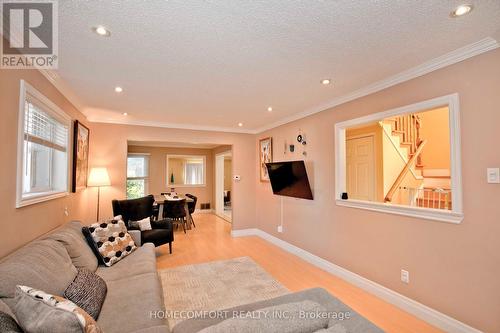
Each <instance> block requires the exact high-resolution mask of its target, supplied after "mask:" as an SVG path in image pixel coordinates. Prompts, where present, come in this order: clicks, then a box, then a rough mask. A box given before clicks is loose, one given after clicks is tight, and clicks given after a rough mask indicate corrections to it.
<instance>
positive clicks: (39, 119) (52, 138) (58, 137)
mask: <svg viewBox="0 0 500 333" xmlns="http://www.w3.org/2000/svg"><path fill="white" fill-rule="evenodd" d="M37 104H38V105H40V104H39V103H37V102H36V100H35V99H34V98H33V97H32V96H27V98H26V103H25V107H24V119H25V127H24V137H25V140H26V141H28V142H34V143H36V144H39V145H42V146H45V147H48V148H52V149H56V150H59V151H61V152H66V150H67V144H68V126H67V125H65V124H63V123H61V122H60V121H58V120H57V119H56V118H54V117H52V116H50V115H49V114H47V113H46V112H44V111H42V109H41V108H40V107H37V106H36V105H37Z"/></svg>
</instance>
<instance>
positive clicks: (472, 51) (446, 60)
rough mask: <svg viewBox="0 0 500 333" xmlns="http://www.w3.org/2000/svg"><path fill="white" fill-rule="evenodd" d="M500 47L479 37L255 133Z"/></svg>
mask: <svg viewBox="0 0 500 333" xmlns="http://www.w3.org/2000/svg"><path fill="white" fill-rule="evenodd" d="M498 47H500V44H499V43H498V42H497V41H496V40H495V39H493V38H491V37H487V38H484V39H481V40H480V41H478V42H475V43H472V44H469V45H466V46H464V47H461V48H459V49H456V50H454V51H451V52H449V53H446V54H444V55H442V56H440V57H437V58H434V59H432V60H429V61H427V62H424V63H423V64H421V65H418V66H416V67H413V68H410V69H408V70H405V71H403V72H401V73H399V74H396V75H393V76H390V77H388V78H386V79H383V80H380V81H377V82H374V83H372V84H370V85H368V86H366V87H363V88H361V89H358V90H356V91H353V92H352V93H349V94H347V95H344V96H340V97H337V98H335V99H333V100H331V101H330V102H327V103H324V104H321V105H318V106H316V107H313V108H310V109H307V110H305V111H303V112H301V113H298V114H295V115H293V116H290V117H286V118H284V119H282V120H279V121H277V122H274V123H272V124H269V125H267V126H263V127H260V128H258V129H257V130H256V132H257V133H262V132H264V131H267V130H270V129H273V128H276V127H278V126H282V125H285V124H288V123H290V122H292V121H295V120H299V119H302V118H305V117H307V116H310V115H313V114H316V113H319V112H322V111H325V110H328V109H331V108H333V107H335V106H338V105H341V104H344V103H347V102H350V101H353V100H355V99H358V98H361V97H364V96H367V95H370V94H373V93H376V92H378V91H381V90H384V89H386V88H389V87H392V86H394V85H397V84H399V83H403V82H406V81H409V80H412V79H415V78H417V77H419V76H423V75H425V74H428V73H431V72H433V71H436V70H438V69H441V68H444V67H447V66H450V65H453V64H456V63H458V62H460V61H463V60H466V59H469V58H472V57H475V56H477V55H480V54H482V53H485V52H488V51H491V50H494V49H496V48H498Z"/></svg>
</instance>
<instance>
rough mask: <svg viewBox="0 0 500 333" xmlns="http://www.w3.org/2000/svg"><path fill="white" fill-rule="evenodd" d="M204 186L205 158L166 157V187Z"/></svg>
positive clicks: (196, 156)
mask: <svg viewBox="0 0 500 333" xmlns="http://www.w3.org/2000/svg"><path fill="white" fill-rule="evenodd" d="M205 184H206V158H205V156H203V155H167V187H196V186H205Z"/></svg>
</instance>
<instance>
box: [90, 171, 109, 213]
mask: <svg viewBox="0 0 500 333" xmlns="http://www.w3.org/2000/svg"><path fill="white" fill-rule="evenodd" d="M110 185H111V182H110V181H109V175H108V169H106V168H92V169H91V170H90V175H89V179H88V182H87V186H89V187H97V221H96V222H99V199H100V196H101V187H103V186H110Z"/></svg>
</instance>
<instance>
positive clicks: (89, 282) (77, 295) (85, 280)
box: [64, 268, 108, 320]
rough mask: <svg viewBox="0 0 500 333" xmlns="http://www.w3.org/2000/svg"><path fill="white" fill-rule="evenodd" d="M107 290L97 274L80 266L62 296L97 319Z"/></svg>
mask: <svg viewBox="0 0 500 333" xmlns="http://www.w3.org/2000/svg"><path fill="white" fill-rule="evenodd" d="M107 291H108V288H107V286H106V282H105V281H104V280H103V279H102V278H101V277H100V276H99V275H97V274H95V273H94V272H91V271H89V270H88V269H85V268H82V269H79V270H78V274H77V275H76V277H75V280H74V281H73V282H71V283H70V285H69V286H68V288H66V290H65V291H64V297H66V298H67V299H69V300H70V301H71V302H73V303H75V304H76V305H78V306H79V307H80V308H82V310H84V311H85V312H87V313H88V314H89V315H91V316H92V318H94V319H96V320H97V317H99V313H100V312H101V307H102V303H104V299H105V298H106V293H107Z"/></svg>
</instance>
